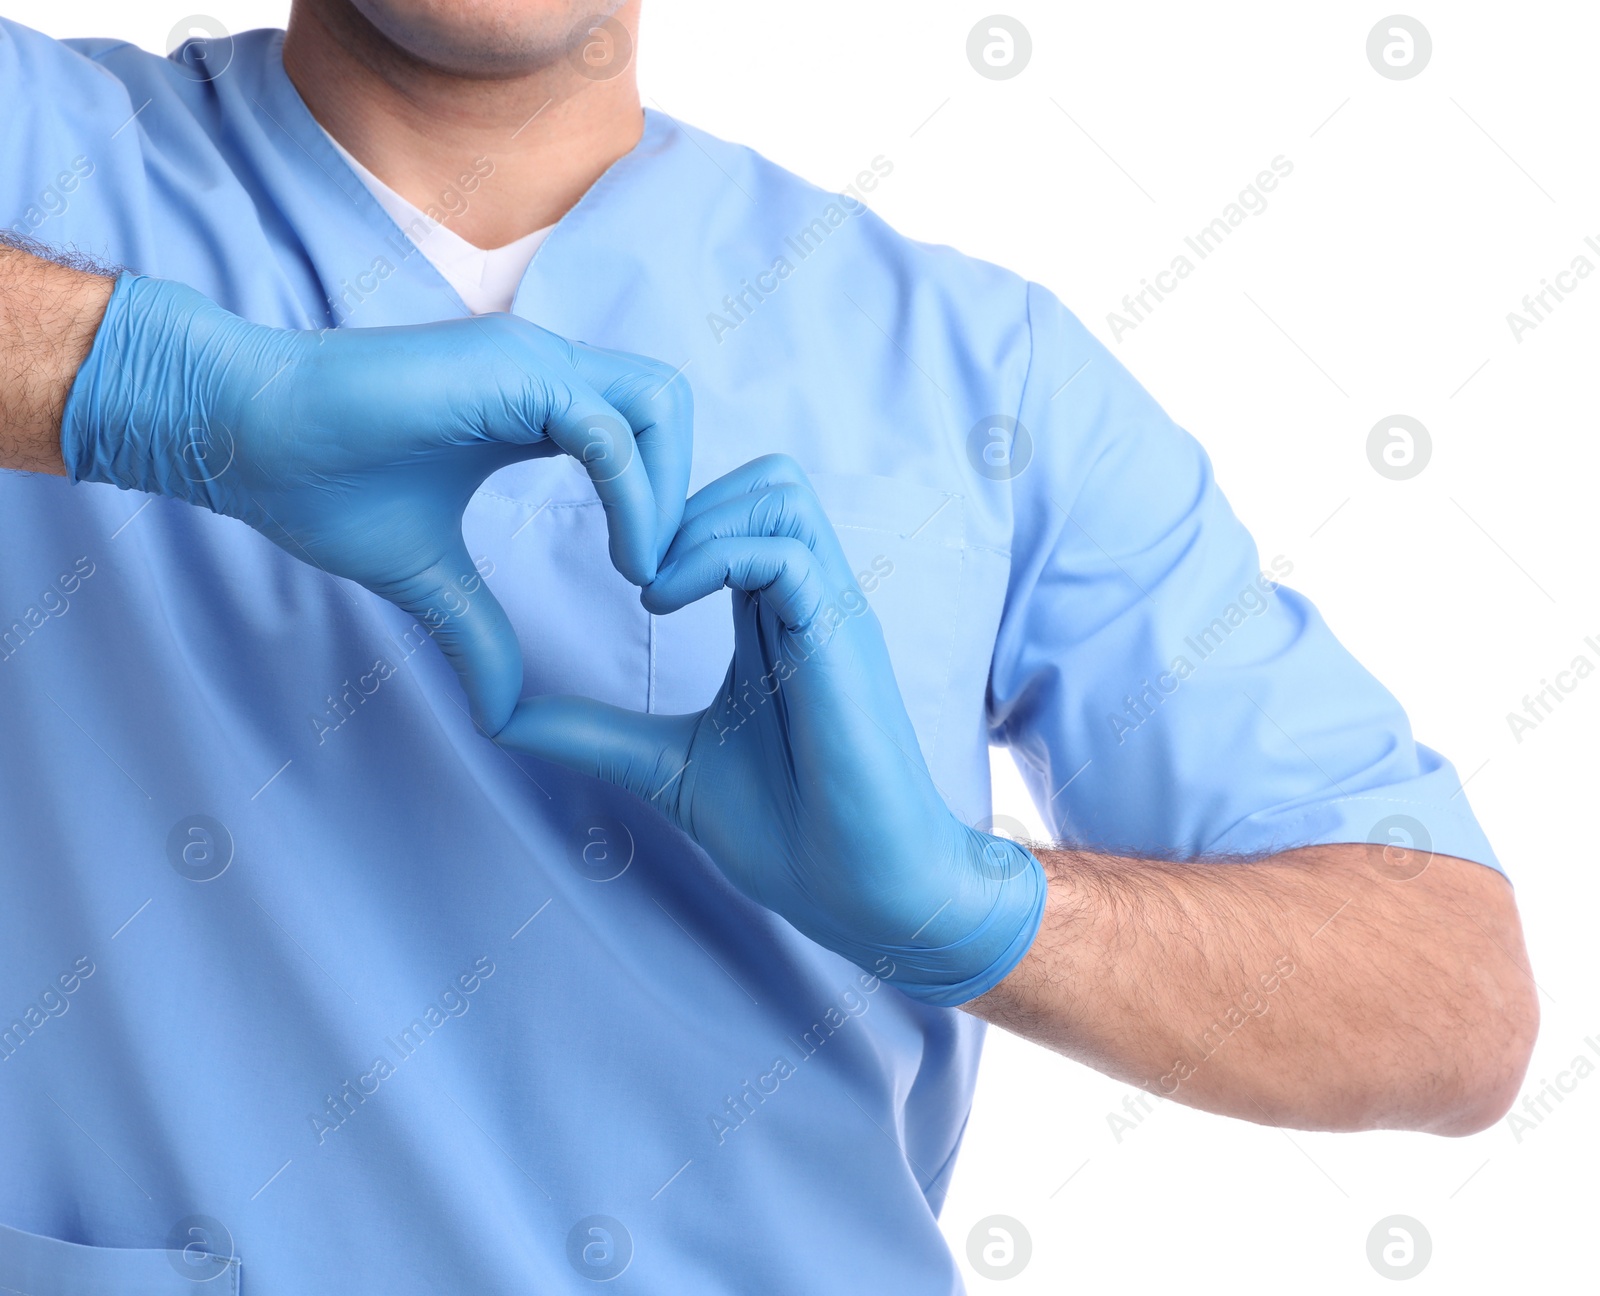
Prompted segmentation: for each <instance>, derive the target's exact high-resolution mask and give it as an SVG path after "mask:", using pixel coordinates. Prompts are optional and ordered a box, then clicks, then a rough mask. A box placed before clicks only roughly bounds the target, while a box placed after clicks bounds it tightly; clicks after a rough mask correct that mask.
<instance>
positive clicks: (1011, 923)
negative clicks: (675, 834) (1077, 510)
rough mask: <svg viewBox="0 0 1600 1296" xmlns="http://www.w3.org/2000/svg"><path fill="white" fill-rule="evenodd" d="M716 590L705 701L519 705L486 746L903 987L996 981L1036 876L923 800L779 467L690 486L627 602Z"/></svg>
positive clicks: (922, 774) (1030, 924) (853, 604)
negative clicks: (573, 790)
mask: <svg viewBox="0 0 1600 1296" xmlns="http://www.w3.org/2000/svg"><path fill="white" fill-rule="evenodd" d="M723 585H728V586H731V587H732V589H733V591H734V594H733V619H734V642H735V646H734V657H733V665H732V666H731V668H730V669H729V671H728V676H727V681H726V683H725V684H724V686H723V689H722V692H721V694H720V695H719V696H718V698H717V700H716V701H715V702H714V703H713V704H712V705H711V706H710V707H708V708H707V709H706V710H704V711H701V712H699V713H698V714H695V715H682V716H658V715H642V714H640V713H638V712H634V711H627V710H623V709H620V708H617V707H612V706H608V705H606V704H604V703H601V702H595V701H592V700H589V699H584V698H566V697H538V698H529V699H526V700H525V701H524V702H523V703H522V704H521V706H519V707H518V708H517V711H516V714H515V715H514V716H513V717H512V719H511V721H510V723H509V724H507V725H506V727H505V729H503V730H502V731H501V732H500V734H499V736H498V737H497V739H496V741H497V742H500V743H502V744H504V745H505V746H507V747H509V748H512V749H514V750H517V751H522V752H528V753H531V754H533V755H536V756H540V757H543V758H544V759H546V760H551V761H555V762H558V763H559V764H562V765H566V766H568V767H570V768H572V769H575V770H579V771H581V772H583V773H586V774H592V775H595V776H597V777H599V778H603V779H606V780H608V781H610V782H612V783H615V784H617V785H619V786H621V787H624V788H626V789H628V790H629V791H630V792H633V793H635V794H636V795H638V796H640V797H642V798H644V799H645V800H647V801H648V802H649V803H650V804H651V805H653V806H655V807H656V808H657V809H658V810H660V811H661V813H662V814H664V815H666V817H667V818H668V819H669V820H670V821H671V822H672V823H673V824H675V825H676V826H677V827H678V828H680V829H682V830H683V831H684V832H686V833H687V834H688V835H689V836H690V837H691V838H693V839H694V840H695V841H696V842H697V843H698V844H699V845H700V846H701V847H702V848H704V850H705V851H706V853H707V854H708V855H710V857H711V859H712V860H713V861H715V863H716V864H717V866H718V867H719V868H720V869H721V870H722V871H723V872H724V873H725V874H726V875H727V876H728V878H729V880H730V881H732V882H733V884H734V885H735V886H736V887H738V888H739V889H740V890H741V891H743V892H744V893H745V894H746V895H748V896H750V897H751V898H752V899H753V900H756V901H757V902H759V903H760V904H763V905H765V906H766V907H767V908H769V909H772V910H774V911H775V912H777V913H779V914H781V915H782V916H783V917H784V918H786V919H788V920H789V922H790V923H792V924H793V925H794V926H795V927H796V928H798V929H799V930H800V931H801V932H803V933H804V934H805V935H807V936H809V937H810V938H811V939H812V940H814V941H817V942H818V943H819V944H822V945H825V946H826V947H827V948H829V949H831V950H833V951H835V952H836V953H838V954H841V955H843V956H844V957H845V958H848V959H850V960H851V961H852V962H854V963H856V964H858V965H860V966H861V967H864V968H868V969H870V970H873V971H875V972H877V973H879V975H881V976H883V977H884V979H885V980H887V981H889V983H890V984H892V985H895V986H898V987H899V988H900V989H901V990H903V991H904V992H905V993H906V994H908V995H910V996H912V997H913V998H915V999H919V1000H921V1001H923V1002H924V1003H931V1004H941V1005H952V1004H959V1003H964V1002H966V1001H967V1000H969V999H973V998H976V997H977V996H978V995H981V994H983V993H984V992H985V991H987V990H989V989H991V988H992V987H993V986H995V985H997V984H998V983H999V982H1000V981H1001V980H1003V979H1004V978H1005V976H1006V975H1007V974H1008V973H1009V972H1010V971H1011V969H1012V968H1013V967H1015V966H1016V964H1017V963H1018V962H1019V961H1020V960H1021V958H1022V956H1023V955H1024V954H1025V953H1026V952H1027V950H1028V946H1029V945H1030V944H1031V943H1032V941H1033V937H1034V935H1035V933H1036V932H1037V930H1038V927H1039V922H1040V919H1041V917H1042V916H1043V911H1044V899H1045V878H1044V870H1043V869H1042V867H1041V866H1040V864H1039V862H1038V860H1036V859H1035V858H1034V857H1033V856H1032V855H1030V854H1029V853H1028V852H1027V851H1026V850H1024V849H1023V848H1022V847H1021V846H1018V845H1016V844H1015V843H1014V842H1010V841H1007V840H1005V839H1004V838H998V837H990V836H987V835H985V834H983V833H980V832H978V831H976V830H974V829H972V828H969V827H967V826H966V825H965V824H963V823H961V822H960V821H959V820H958V819H956V817H955V816H954V815H953V814H951V812H950V810H949V808H948V807H947V806H946V805H945V803H944V800H943V799H942V798H941V797H940V795H939V792H938V790H937V789H936V788H935V787H934V785H933V780H932V779H931V778H930V777H929V774H928V768H927V765H926V764H925V763H924V762H923V759H922V752H921V750H920V749H919V747H918V744H917V736H916V733H915V732H914V731H913V729H912V727H911V720H910V718H909V717H908V716H907V715H906V710H905V705H904V703H903V702H902V701H901V698H900V690H899V686H898V685H897V684H896V683H895V678H894V673H893V670H892V669H891V666H890V662H889V654H888V651H887V649H886V648H885V646H884V641H883V633H882V631H881V629H880V628H879V626H878V621H877V618H876V617H875V616H874V615H873V613H872V611H871V609H870V608H869V607H868V605H867V601H866V598H865V597H864V596H863V594H862V593H861V590H860V588H859V586H858V585H857V584H856V580H855V577H854V576H853V575H852V573H851V571H850V566H849V564H848V562H847V561H846V560H845V556H844V552H843V551H842V550H841V548H840V547H839V541H838V538H837V536H835V534H834V531H833V527H832V526H831V525H830V523H829V522H828V519H827V517H826V516H825V515H824V513H823V511H822V507H821V505H820V504H819V503H818V502H817V498H816V496H815V494H813V492H812V490H811V486H810V483H809V482H808V481H807V480H806V478H805V474H804V473H803V472H801V470H800V468H799V466H798V465H797V464H795V463H794V462H793V461H792V460H790V459H788V458H785V457H784V456H781V455H777V456H771V457H768V458H764V459H758V460H756V461H755V462H754V463H750V464H746V465H745V466H744V467H743V468H740V469H738V470H736V471H734V472H732V473H729V474H728V475H727V476H726V477H723V478H721V479H720V480H718V481H715V482H713V483H711V485H709V486H707V487H706V488H705V489H704V490H702V491H699V492H698V493H697V494H695V495H694V496H693V497H692V498H691V499H690V501H689V503H688V505H687V507H686V509H685V512H684V521H683V526H682V528H681V529H680V530H679V532H678V535H677V538H676V539H675V540H674V541H673V542H672V547H671V548H670V549H669V550H668V552H667V556H666V559H665V561H664V562H663V563H662V566H661V570H660V571H659V572H658V573H657V575H656V578H655V580H654V581H653V582H652V583H651V584H650V585H649V586H648V587H646V589H645V590H644V592H643V594H642V600H643V602H644V605H645V606H646V607H647V608H649V609H650V610H651V611H652V612H658V613H665V612H671V611H675V610H676V609H678V608H680V607H683V606H684V605H685V604H687V603H691V602H693V601H694V600H696V599H699V598H703V597H705V596H706V595H707V594H710V593H711V592H713V591H714V590H717V589H720V588H721V587H722V586H723ZM882 960H887V963H884V962H883V961H882Z"/></svg>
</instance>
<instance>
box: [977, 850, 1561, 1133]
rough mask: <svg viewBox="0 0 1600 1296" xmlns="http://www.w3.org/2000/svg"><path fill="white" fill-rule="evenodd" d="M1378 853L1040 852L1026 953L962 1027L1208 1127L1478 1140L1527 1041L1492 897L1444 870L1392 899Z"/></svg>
mask: <svg viewBox="0 0 1600 1296" xmlns="http://www.w3.org/2000/svg"><path fill="white" fill-rule="evenodd" d="M1383 850H1384V848H1381V847H1377V846H1362V845H1348V846H1326V847H1316V848H1309V849H1306V850H1301V851H1294V852H1289V853H1285V854H1283V855H1278V856H1274V857H1272V858H1271V859H1267V860H1262V861H1258V862H1254V863H1197V864H1166V863H1152V862H1148V861H1141V860H1126V859H1117V858H1113V857H1108V856H1095V855H1086V854H1079V853H1076V852H1071V851H1049V850H1041V851H1038V852H1036V853H1037V854H1038V855H1039V858H1040V859H1041V861H1042V862H1043V863H1044V865H1045V868H1046V871H1047V872H1048V873H1049V875H1050V898H1049V903H1048V907H1047V909H1046V913H1045V919H1044V925H1043V927H1042V928H1041V930H1040V934H1039V937H1038V939H1037V941H1036V942H1035V944H1034V946H1033V948H1032V950H1030V951H1029V953H1028V956H1027V957H1026V958H1025V959H1024V960H1023V962H1022V963H1021V964H1019V965H1018V967H1017V969H1016V971H1015V972H1013V973H1012V974H1011V976H1010V977H1008V978H1007V979H1006V980H1005V981H1004V982H1003V983H1002V984H1001V985H999V986H997V987H996V988H995V989H994V990H992V991H990V992H989V993H988V994H987V995H985V996H983V997H982V998H981V999H978V1000H975V1001H974V1002H973V1003H971V1004H969V1005H967V1008H968V1010H969V1011H971V1012H973V1013H975V1014H976V1015H978V1016H980V1017H983V1018H985V1019H987V1020H988V1021H991V1022H994V1023H995V1024H996V1025H999V1026H1003V1027H1005V1028H1006V1029H1008V1030H1011V1031H1013V1032H1015V1033H1017V1034H1020V1035H1023V1036H1026V1037H1027V1038H1030V1039H1033V1040H1035V1041H1037V1042H1039V1043H1041V1044H1044V1045H1046V1046H1047V1047H1049V1048H1053V1049H1055V1050H1057V1051H1058V1052H1061V1053H1064V1054H1066V1055H1067V1056H1069V1057H1073V1058H1076V1059H1077V1060H1079V1061H1081V1062H1084V1063H1086V1064H1088V1065H1090V1066H1093V1067H1095V1068H1097V1069H1098V1070H1101V1071H1104V1072H1106V1073H1107V1074H1110V1075H1113V1076H1116V1077H1118V1078H1120V1079H1123V1080H1127V1081H1129V1082H1130V1083H1133V1084H1136V1085H1139V1086H1141V1087H1143V1088H1145V1089H1147V1090H1149V1091H1150V1092H1152V1093H1156V1094H1159V1095H1161V1096H1163V1097H1167V1098H1173V1099H1176V1100H1177V1101H1179V1102H1183V1103H1187V1104H1189V1105H1191V1106H1194V1107H1200V1108H1203V1109H1205V1110H1208V1111H1214V1112H1220V1113H1223V1114H1225V1115H1230V1116H1237V1117H1241V1118H1244V1119H1247V1120H1254V1121H1259V1122H1262V1123H1265V1124H1272V1125H1291V1126H1297V1127H1301V1128H1308V1129H1336V1130H1348V1129H1371V1128H1400V1129H1423V1130H1431V1131H1433V1132H1436V1133H1442V1134H1463V1133H1470V1132H1473V1131H1475V1130H1477V1129H1481V1128H1483V1127H1484V1126H1486V1125H1487V1124H1489V1123H1491V1122H1492V1121H1494V1120H1496V1119H1498V1118H1499V1116H1500V1115H1501V1114H1502V1113H1503V1111H1504V1109H1505V1107H1506V1105H1507V1104H1509V1102H1510V1101H1511V1099H1512V1097H1513V1096H1514V1094H1515V1091H1516V1087H1517V1085H1518V1084H1519V1083H1520V1082H1521V1079H1522V1074H1523V1071H1524V1070H1525V1068H1526V1065H1527V1057H1528V1052H1529V1050H1530V1049H1531V1047H1532V1044H1533V1037H1534V1034H1535V1033H1536V1030H1537V1023H1538V1004H1537V999H1536V997H1535V993H1534V989H1533V983H1532V979H1531V975H1530V973H1529V971H1528V965H1527V955H1526V952H1525V950H1524V948H1523V943H1522V933H1521V928H1520V925H1519V923H1518V920H1517V914H1516V908H1515V905H1514V904H1513V903H1512V900H1511V892H1510V887H1509V886H1508V885H1507V884H1506V882H1505V880H1504V879H1503V878H1501V877H1500V876H1499V875H1498V874H1496V873H1494V872H1493V871H1492V870H1490V869H1487V868H1484V867H1482V866H1481V865H1478V864H1473V863H1469V862H1467V861H1464V860H1458V859H1453V858H1450V857H1446V856H1438V857H1435V858H1434V859H1433V860H1432V861H1431V862H1430V863H1429V864H1428V865H1427V867H1426V869H1425V870H1424V871H1423V872H1422V873H1421V874H1420V875H1419V876H1416V877H1411V878H1408V879H1406V880H1401V878H1400V877H1399V876H1397V875H1403V874H1405V873H1406V872H1408V871H1409V870H1408V869H1407V868H1405V867H1404V866H1403V863H1402V865H1401V867H1398V868H1397V867H1396V866H1395V861H1394V859H1393V857H1392V856H1391V858H1390V859H1389V860H1388V861H1386V860H1385V857H1384V854H1383ZM1418 862H1419V863H1420V861H1418Z"/></svg>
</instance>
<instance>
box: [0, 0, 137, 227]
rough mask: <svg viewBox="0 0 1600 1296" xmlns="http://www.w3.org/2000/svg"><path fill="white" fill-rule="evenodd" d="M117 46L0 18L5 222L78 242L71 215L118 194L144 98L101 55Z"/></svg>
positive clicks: (0, 184)
mask: <svg viewBox="0 0 1600 1296" xmlns="http://www.w3.org/2000/svg"><path fill="white" fill-rule="evenodd" d="M121 44H122V43H121V42H117V41H75V42H72V43H71V44H68V43H66V42H62V41H57V40H52V39H51V38H50V37H48V36H44V35H42V34H41V33H39V32H36V31H33V30H31V29H30V28H27V27H23V26H21V25H20V24H18V23H14V22H10V21H8V20H6V19H4V18H0V193H3V194H4V195H5V197H4V201H3V202H0V225H3V226H5V227H7V228H9V229H11V230H13V231H15V232H16V233H19V234H23V235H26V236H28V237H31V238H35V239H38V240H39V241H41V242H46V243H67V242H76V241H77V238H76V236H78V235H81V234H82V232H83V230H82V228H81V222H79V221H77V220H75V219H74V216H75V214H77V213H81V211H82V209H83V208H84V207H85V206H94V205H96V204H97V203H103V202H104V201H105V197H106V194H107V193H114V192H117V188H116V186H117V184H118V181H119V180H120V179H121V177H120V176H119V174H118V167H117V163H118V162H119V161H120V160H121V159H122V158H123V157H124V156H129V155H132V156H135V157H136V156H137V152H138V145H137V131H136V130H133V129H131V128H132V127H133V125H134V122H135V118H136V116H137V113H136V110H137V109H138V107H139V105H138V104H135V103H133V102H131V101H130V97H129V94H128V89H127V87H126V86H125V85H123V84H122V82H120V81H119V80H118V79H117V78H116V77H115V76H113V75H112V74H111V73H110V72H108V71H107V70H106V69H105V68H103V67H102V66H100V64H99V63H97V62H96V60H95V55H97V54H100V53H103V52H106V51H109V50H114V49H117V48H120V47H121ZM108 185H109V186H110V188H109V189H108V188H107V186H108ZM101 190H105V191H106V192H105V193H102V192H99V191H101ZM85 250H89V249H85Z"/></svg>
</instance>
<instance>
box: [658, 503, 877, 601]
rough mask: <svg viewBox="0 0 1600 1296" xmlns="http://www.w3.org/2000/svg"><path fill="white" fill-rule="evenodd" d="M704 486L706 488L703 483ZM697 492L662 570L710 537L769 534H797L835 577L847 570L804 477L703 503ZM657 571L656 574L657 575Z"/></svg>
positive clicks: (793, 537) (794, 536) (789, 536)
mask: <svg viewBox="0 0 1600 1296" xmlns="http://www.w3.org/2000/svg"><path fill="white" fill-rule="evenodd" d="M707 489H709V488H707ZM702 503H703V502H702V501H701V499H700V496H699V495H698V494H697V495H696V496H695V499H694V501H693V502H692V505H691V508H690V509H688V510H686V513H685V517H684V522H683V525H682V526H681V527H679V528H678V534H677V536H676V537H675V538H674V539H673V541H672V547H671V548H670V549H668V550H667V556H666V558H665V559H664V560H663V562H662V564H661V567H662V571H665V570H666V569H667V568H668V567H671V566H673V565H675V564H677V563H679V562H681V561H682V560H683V559H684V558H685V557H686V556H687V555H689V554H691V553H693V552H694V551H695V550H696V549H699V548H701V547H702V546H704V545H707V544H709V543H710V542H711V541H713V540H725V539H730V538H733V537H736V536H751V537H759V536H773V537H782V538H784V539H788V540H798V541H799V542H800V543H801V544H803V545H805V546H806V547H807V548H808V549H810V550H811V551H812V552H813V553H815V554H816V555H817V557H818V559H819V560H820V561H821V563H822V564H823V566H824V567H825V568H826V569H828V570H829V571H830V572H832V573H833V574H834V576H835V579H836V580H837V579H838V578H839V577H840V576H841V575H843V576H846V577H847V576H848V564H846V563H845V562H844V553H843V551H842V550H841V549H840V548H839V541H838V536H837V535H836V534H835V532H834V530H833V524H832V523H831V522H830V521H829V520H828V515H827V514H826V513H824V512H823V511H822V504H821V503H820V501H818V499H817V497H816V495H815V494H814V493H813V492H812V490H811V486H810V483H808V482H785V483H782V484H779V485H772V486H766V487H763V488H762V489H760V490H756V491H752V492H750V493H748V494H744V495H737V496H735V497H734V498H732V499H727V500H724V501H723V502H722V503H720V504H714V505H713V506H712V507H710V508H705V507H702ZM660 574H661V573H660V572H658V573H657V578H658V579H659V577H660Z"/></svg>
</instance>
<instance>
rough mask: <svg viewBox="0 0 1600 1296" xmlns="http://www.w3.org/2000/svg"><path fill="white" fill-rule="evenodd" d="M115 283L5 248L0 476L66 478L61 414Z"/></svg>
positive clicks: (0, 252)
mask: <svg viewBox="0 0 1600 1296" xmlns="http://www.w3.org/2000/svg"><path fill="white" fill-rule="evenodd" d="M112 282H113V281H112V280H111V279H109V278H107V277H106V276H104V275H99V274H91V273H86V272H84V271H82V270H77V269H72V268H70V267H68V266H64V265H58V264H56V263H55V262H52V261H46V260H43V259H41V258H39V257H36V256H33V255H31V254H30V253H28V252H26V251H23V250H21V249H20V248H16V247H12V246H10V245H8V244H6V243H5V242H0V468H15V469H20V470H22V471H24V472H43V473H62V472H65V471H66V469H65V465H64V464H63V463H62V461H61V413H62V410H63V409H64V408H65V406H66V402H67V393H68V392H69V391H70V390H71V388H72V380H73V377H74V375H76V374H77V372H78V366H79V365H81V364H82V363H83V358H84V356H86V355H88V354H89V347H90V345H91V344H92V343H93V342H94V334H95V329H96V328H97V327H98V326H99V323H100V317H101V316H102V315H104V314H105V307H106V300H107V299H108V298H109V297H110V296H111V288H112Z"/></svg>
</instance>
